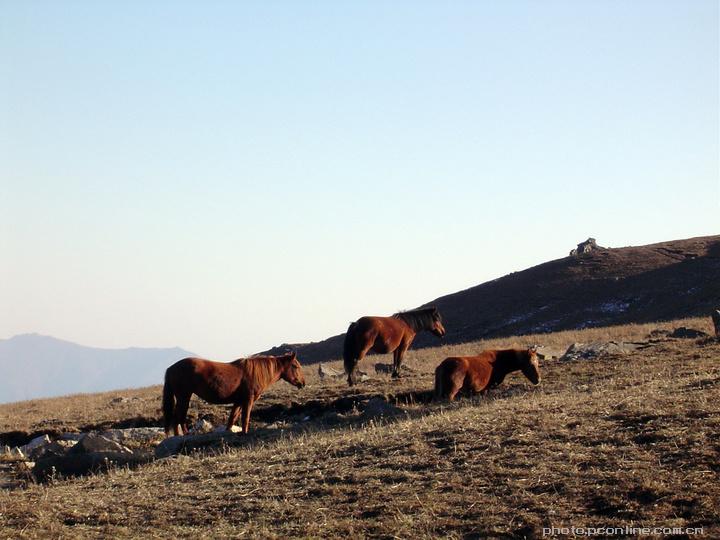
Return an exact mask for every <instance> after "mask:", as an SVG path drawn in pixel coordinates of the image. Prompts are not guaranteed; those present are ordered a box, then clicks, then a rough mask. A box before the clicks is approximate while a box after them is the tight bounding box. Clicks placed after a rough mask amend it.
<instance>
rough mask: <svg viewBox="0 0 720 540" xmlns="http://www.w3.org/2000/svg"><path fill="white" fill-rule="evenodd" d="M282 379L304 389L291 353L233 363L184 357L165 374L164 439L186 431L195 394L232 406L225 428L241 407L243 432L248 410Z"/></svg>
mask: <svg viewBox="0 0 720 540" xmlns="http://www.w3.org/2000/svg"><path fill="white" fill-rule="evenodd" d="M280 379H284V380H285V381H287V382H289V383H290V384H292V385H293V386H297V387H298V388H302V387H303V386H305V376H304V375H303V372H302V368H301V367H300V362H298V359H297V356H296V355H295V353H294V352H291V353H288V354H285V355H282V356H255V357H251V358H240V359H239V360H235V361H234V362H229V363H225V362H213V361H211V360H203V359H202V358H184V359H182V360H179V361H177V362H175V363H174V364H173V365H172V366H170V367H169V368H167V370H166V371H165V386H163V416H164V418H165V436H166V437H169V436H170V430H171V429H172V430H173V431H174V432H175V435H182V434H183V431H184V432H185V434H187V432H188V427H187V411H188V407H189V405H190V398H191V397H192V395H193V394H197V395H198V396H200V397H201V398H202V399H204V400H205V401H207V402H208V403H216V404H229V403H232V405H233V406H232V409H231V410H230V417H229V418H228V422H227V429H228V430H230V429H231V428H232V426H233V424H235V422H236V421H237V419H238V415H239V414H240V408H242V430H243V433H245V434H247V432H248V428H249V427H250V411H252V407H253V404H254V403H255V401H257V399H258V398H259V397H260V395H261V394H262V393H263V392H264V391H265V389H266V388H267V387H269V386H270V385H271V384H273V383H275V382H277V381H279V380H280Z"/></svg>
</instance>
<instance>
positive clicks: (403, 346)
mask: <svg viewBox="0 0 720 540" xmlns="http://www.w3.org/2000/svg"><path fill="white" fill-rule="evenodd" d="M421 330H428V331H430V332H432V333H433V334H435V335H436V336H438V337H443V336H444V335H445V328H444V327H443V325H442V317H441V316H440V313H439V312H438V310H437V308H434V307H431V308H425V309H415V310H413V311H402V312H400V313H396V314H395V315H393V316H392V317H360V318H359V319H358V320H357V321H356V322H354V323H350V327H349V328H348V330H347V333H346V334H345V344H344V346H343V359H344V361H345V373H346V374H347V376H348V384H349V385H350V386H352V385H353V384H355V378H356V377H355V371H356V368H357V365H358V363H359V362H360V360H362V359H363V358H364V357H365V355H366V354H367V353H368V351H371V350H372V351H373V352H376V353H380V354H386V353H389V352H392V353H393V373H392V376H393V377H394V378H399V377H400V365H401V364H402V359H403V355H404V354H405V351H407V350H408V347H410V345H411V344H412V342H413V339H415V335H416V334H417V333H418V332H420V331H421Z"/></svg>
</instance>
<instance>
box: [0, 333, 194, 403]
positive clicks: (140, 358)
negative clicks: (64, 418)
mask: <svg viewBox="0 0 720 540" xmlns="http://www.w3.org/2000/svg"><path fill="white" fill-rule="evenodd" d="M187 356H194V354H193V353H191V352H189V351H185V350H183V349H180V348H177V347H176V348H172V349H141V348H134V347H133V348H129V349H98V348H93V347H84V346H82V345H78V344H76V343H71V342H69V341H63V340H61V339H56V338H53V337H49V336H41V335H38V334H23V335H19V336H15V337H12V338H10V339H5V340H0V403H7V402H12V401H22V400H27V399H34V398H40V397H52V396H59V395H66V394H76V393H85V392H102V391H105V390H115V389H120V388H139V387H143V386H150V385H154V384H162V382H163V376H164V373H165V369H166V368H167V367H168V366H169V365H170V364H172V363H173V362H175V361H177V360H179V359H181V358H184V357H187Z"/></svg>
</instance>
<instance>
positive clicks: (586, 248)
mask: <svg viewBox="0 0 720 540" xmlns="http://www.w3.org/2000/svg"><path fill="white" fill-rule="evenodd" d="M600 249H605V248H604V247H602V246H598V245H597V242H596V241H595V239H594V238H588V239H587V240H585V241H584V242H580V243H579V244H578V245H577V247H576V248H575V249H573V250H571V251H570V256H571V257H579V256H580V255H585V254H586V253H591V252H593V251H597V250H600Z"/></svg>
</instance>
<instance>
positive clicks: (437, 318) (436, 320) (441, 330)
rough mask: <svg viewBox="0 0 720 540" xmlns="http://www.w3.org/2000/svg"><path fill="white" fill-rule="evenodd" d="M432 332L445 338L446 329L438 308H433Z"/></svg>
mask: <svg viewBox="0 0 720 540" xmlns="http://www.w3.org/2000/svg"><path fill="white" fill-rule="evenodd" d="M430 331H431V332H432V333H433V334H435V335H436V336H437V337H443V336H445V327H444V326H443V323H442V316H441V315H440V312H439V311H438V309H437V308H432V326H431V327H430Z"/></svg>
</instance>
